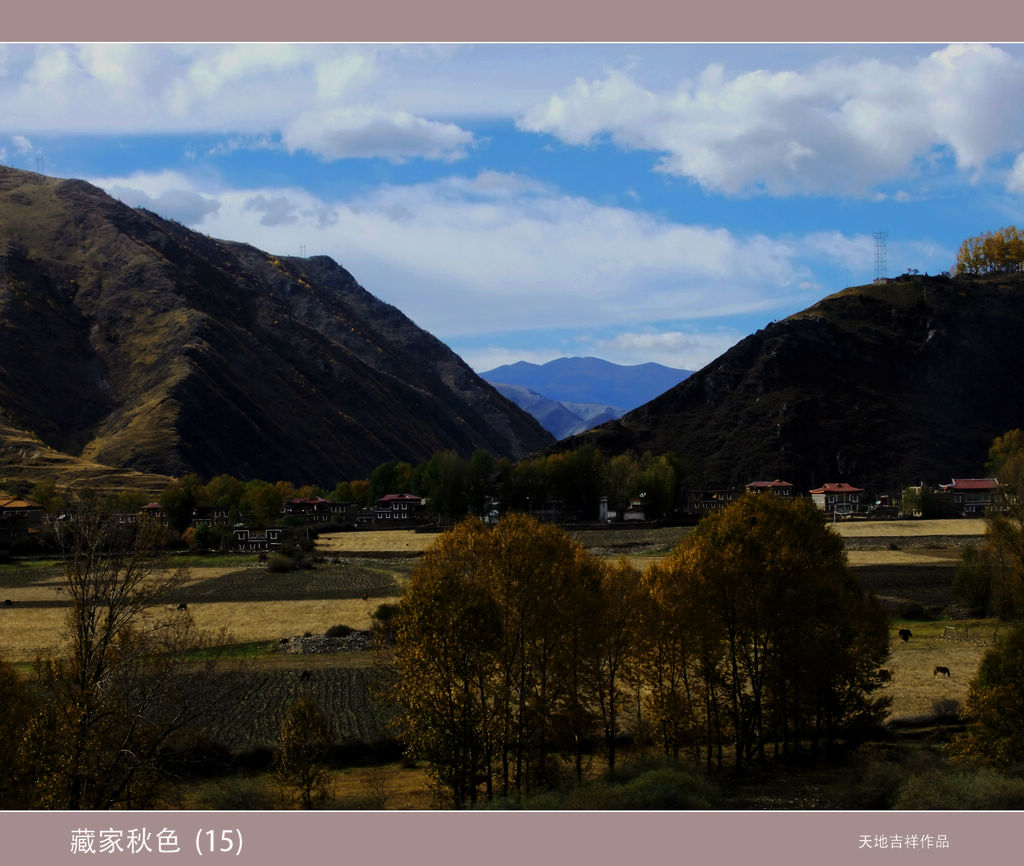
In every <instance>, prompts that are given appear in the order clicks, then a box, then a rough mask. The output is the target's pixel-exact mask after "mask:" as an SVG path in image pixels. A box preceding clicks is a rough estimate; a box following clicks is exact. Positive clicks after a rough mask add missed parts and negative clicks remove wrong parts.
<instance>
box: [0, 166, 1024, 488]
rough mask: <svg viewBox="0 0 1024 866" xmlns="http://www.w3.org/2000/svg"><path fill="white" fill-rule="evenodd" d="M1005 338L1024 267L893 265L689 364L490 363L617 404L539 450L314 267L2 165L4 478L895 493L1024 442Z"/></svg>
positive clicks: (1012, 357) (518, 421) (440, 351)
mask: <svg viewBox="0 0 1024 866" xmlns="http://www.w3.org/2000/svg"><path fill="white" fill-rule="evenodd" d="M1022 333H1024V273H1021V272H1013V273H996V274H989V275H984V276H975V277H969V276H962V277H929V276H921V275H909V274H907V275H904V276H902V277H898V278H896V279H893V280H887V281H882V282H876V283H872V284H869V285H865V286H854V287H850V288H847V289H844V290H842V291H839V292H836V293H835V294H832V295H830V296H828V297H826V298H824V299H822V300H821V301H819V302H818V303H815V304H813V305H812V306H810V307H808V308H807V309H806V310H803V311H801V312H799V313H796V314H795V315H792V316H790V317H788V318H786V319H783V320H781V321H778V322H775V323H772V324H771V325H769V326H768V327H766V328H764V329H762V330H759V331H757V332H756V333H754V334H751V335H750V336H748V337H747V338H745V339H744V340H742V341H740V342H739V343H738V344H737V345H735V346H734V347H733V348H732V349H730V350H729V351H727V352H725V353H724V354H723V355H721V356H720V357H719V358H717V359H716V360H715V361H713V362H711V363H710V364H708V365H706V366H705V367H704V368H702V369H701V370H699V371H698V372H696V373H693V374H689V375H687V371H679V370H675V371H668V372H666V368H662V369H659V368H658V365H641V366H640V367H637V368H621V367H618V366H617V365H611V364H607V362H600V361H597V360H596V359H585V358H584V359H580V358H566V359H560V360H559V361H558V362H553V363H552V364H550V365H531V364H526V363H520V364H513V365H509V366H508V367H505V368H497V369H496V370H491V371H488V372H487V373H486V374H484V376H486V377H487V378H490V379H493V380H494V381H496V382H498V383H499V384H501V385H503V386H509V387H511V386H515V389H520V390H519V391H518V394H519V399H525V397H524V396H523V395H524V393H525V392H526V391H532V392H533V393H534V394H537V395H540V396H541V397H542V398H546V399H548V400H553V401H555V402H556V403H558V404H560V405H561V407H562V408H563V409H565V410H566V411H571V412H573V413H574V414H577V415H580V414H585V413H586V412H591V418H593V417H595V416H596V415H597V414H598V411H604V410H606V409H607V407H617V409H616V411H617V410H618V409H628V410H629V411H627V412H626V413H625V414H624V415H622V416H621V417H620V418H617V419H613V420H608V421H605V422H604V423H602V424H600V425H599V426H597V427H594V428H593V429H590V430H586V431H585V432H582V433H577V434H575V435H571V436H568V437H567V438H565V439H563V440H561V441H556V438H555V436H554V435H552V434H551V433H550V432H548V431H547V430H545V429H544V428H543V427H542V426H541V424H540V423H539V422H538V421H537V420H536V419H535V418H534V417H532V416H531V415H530V414H528V413H527V412H526V411H524V410H522V409H520V408H519V406H517V405H516V404H515V403H513V402H512V401H511V400H510V399H508V398H506V397H504V396H502V394H500V393H499V392H498V390H496V388H495V387H494V386H493V385H492V384H489V383H488V382H487V381H485V380H484V378H482V377H481V376H478V375H476V374H475V373H473V371H472V370H471V369H470V368H469V367H468V366H467V365H466V364H465V363H464V362H463V361H462V360H461V359H460V358H458V357H457V356H456V355H455V354H454V353H453V352H452V351H451V350H450V349H448V348H447V347H446V346H445V345H444V344H443V343H441V342H440V341H439V340H437V339H436V338H434V337H433V336H431V335H430V334H428V333H426V332H424V331H422V330H421V329H419V328H418V327H417V326H416V325H415V324H413V323H412V322H411V321H410V320H409V319H408V318H407V317H406V316H405V315H404V314H402V313H401V312H400V311H399V310H397V309H395V308H394V307H393V306H390V305H388V304H386V303H384V302H383V301H381V300H379V299H378V298H376V297H374V296H373V295H372V294H370V293H369V292H368V291H367V290H366V289H364V288H363V287H362V286H360V285H359V284H358V282H357V281H356V280H355V278H354V277H353V276H352V275H351V274H350V273H349V272H348V271H346V270H345V269H344V268H343V267H341V266H340V265H339V264H337V263H336V262H334V261H333V260H331V259H329V258H327V257H325V256H314V257H312V258H299V257H289V256H275V255H273V254H271V253H267V252H264V251H262V250H258V249H256V248H254V247H252V246H249V245H246V244H242V243H236V242H232V241H226V240H218V239H214V238H210V237H207V236H205V235H203V234H200V233H197V232H194V231H190V230H189V229H187V228H185V227H184V226H182V225H180V224H179V223H176V222H174V221H172V220H165V219H162V218H161V217H159V216H157V215H156V214H153V213H151V212H149V211H146V210H142V209H135V208H130V207H127V206H125V205H124V204H122V203H120V202H118V201H116V200H115V199H113V198H111V197H110V196H108V195H106V194H105V193H103V192H102V191H101V190H99V189H97V188H96V187H94V186H91V185H89V184H88V183H85V182H83V181H77V180H60V179H56V178H47V177H44V176H42V175H39V174H35V173H32V172H25V171H18V170H15V169H11V168H7V167H2V166H0V486H5V487H10V484H11V482H13V481H37V480H42V479H44V478H48V477H49V478H54V479H58V480H59V481H61V482H67V481H71V480H76V479H81V480H86V481H89V482H90V483H93V484H96V485H97V486H99V485H104V486H118V485H129V484H130V485H133V486H144V487H151V488H154V487H158V486H160V485H161V484H164V483H166V480H167V478H168V477H169V476H180V475H182V474H185V473H187V472H196V473H198V474H200V475H202V476H204V477H212V476H214V475H217V474H220V473H230V474H232V475H235V476H236V477H239V478H242V479H249V478H263V479H266V480H289V481H293V482H296V483H316V484H320V485H321V486H333V484H335V483H336V482H337V481H339V480H348V479H356V478H364V477H367V475H368V474H369V473H370V472H371V471H372V469H373V468H375V467H376V466H377V465H379V464H380V463H382V462H384V461H387V460H391V459H400V460H407V461H409V462H419V461H422V460H425V459H427V458H429V457H430V456H431V455H432V454H433V453H435V452H436V451H440V450H449V449H450V450H454V451H456V452H458V453H460V454H463V455H469V454H471V453H472V452H473V451H474V450H476V449H478V448H483V449H486V450H488V451H490V452H491V453H492V454H493V455H495V456H497V457H508V458H510V459H512V460H515V459H518V458H520V457H523V456H526V455H528V454H533V453H540V452H550V451H552V450H555V449H557V450H565V449H569V448H574V447H577V446H578V445H580V444H583V443H590V444H593V445H595V446H596V447H598V448H599V449H601V450H602V451H603V452H605V453H606V454H609V455H613V454H619V453H623V452H627V451H632V452H635V453H638V454H640V453H643V452H646V451H651V452H654V453H663V452H672V453H674V454H675V455H676V456H677V457H678V460H679V465H680V468H681V470H682V480H683V483H684V484H685V485H686V486H687V487H691V488H698V487H704V488H708V489H710V488H719V487H732V486H736V485H741V484H745V483H747V482H750V481H753V480H771V479H775V478H780V479H782V480H784V481H788V482H790V483H792V484H794V485H795V486H796V488H797V489H798V490H806V489H809V488H811V487H816V486H820V485H822V484H824V483H828V482H847V483H850V484H853V485H855V486H858V487H864V488H867V489H870V490H872V491H878V492H884V491H896V490H899V489H901V488H902V487H903V486H906V485H908V484H916V483H918V482H921V481H927V482H932V483H934V482H941V481H948V480H950V479H951V478H953V477H972V476H978V475H980V474H983V473H984V468H985V460H986V457H987V451H988V448H989V446H990V444H991V442H992V440H993V439H994V438H995V437H996V436H999V435H1001V434H1003V433H1005V432H1006V431H1008V430H1011V429H1015V428H1024V348H1022V342H1021V334H1022ZM637 373H639V374H640V375H639V376H636V377H634V374H637ZM627 374H628V375H627ZM662 375H665V376H677V377H685V378H682V381H678V380H677V381H666V380H664V379H661V378H659V377H660V376H662ZM631 377H633V378H631ZM627 379H629V381H628V382H627V381H626V380H627ZM637 379H639V381H640V383H641V384H642V385H643V386H644V387H647V388H648V389H649V390H648V391H646V392H645V391H643V390H642V389H641V385H640V384H638V382H637ZM595 382H596V383H599V384H600V388H596V387H595ZM509 393H512V391H509ZM578 404H588V405H587V406H586V407H584V408H581V407H580V406H579V405H578ZM593 404H596V406H595V405H593Z"/></svg>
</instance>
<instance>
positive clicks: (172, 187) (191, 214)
mask: <svg viewBox="0 0 1024 866" xmlns="http://www.w3.org/2000/svg"><path fill="white" fill-rule="evenodd" d="M92 183H94V184H95V185H96V186H99V187H101V188H102V189H103V190H105V191H106V192H107V193H108V194H110V195H112V196H113V197H114V198H116V199H118V200H120V201H122V202H124V203H125V204H126V205H128V206H130V207H142V208H146V209H147V210H151V211H153V212H154V213H156V214H159V215H160V216H162V217H164V218H166V219H175V220H178V222H181V223H184V224H186V225H195V224H197V223H199V222H201V221H202V220H203V219H205V218H206V217H208V216H210V215H211V214H213V213H216V211H217V210H218V209H219V208H220V202H219V201H218V200H217V199H216V197H214V196H211V195H208V194H205V193H203V192H201V191H199V190H197V189H195V188H194V186H195V181H193V180H191V179H188V178H186V177H185V176H184V175H182V174H180V173H178V172H173V171H162V172H158V173H154V174H149V173H146V172H136V173H135V174H133V175H131V176H129V177H126V178H93V179H92Z"/></svg>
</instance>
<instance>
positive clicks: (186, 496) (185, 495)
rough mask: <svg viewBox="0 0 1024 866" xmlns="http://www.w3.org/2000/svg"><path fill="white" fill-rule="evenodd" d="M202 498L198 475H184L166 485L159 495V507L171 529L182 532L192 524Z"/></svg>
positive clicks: (201, 484) (202, 490)
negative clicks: (193, 515)
mask: <svg viewBox="0 0 1024 866" xmlns="http://www.w3.org/2000/svg"><path fill="white" fill-rule="evenodd" d="M204 496H205V491H204V489H203V479H202V478H200V477H199V476H198V475H195V474H190V475H186V476H185V477H184V478H181V479H179V480H177V481H172V482H171V483H170V484H168V485H167V487H165V488H164V492H163V493H161V494H160V506H161V508H163V510H164V514H165V515H167V522H168V523H169V524H170V525H171V528H172V529H174V530H175V531H176V532H179V533H181V532H184V531H185V530H186V529H187V528H188V526H189V524H190V523H191V522H192V514H193V512H194V511H195V507H196V506H197V505H200V504H202V503H203V499H204Z"/></svg>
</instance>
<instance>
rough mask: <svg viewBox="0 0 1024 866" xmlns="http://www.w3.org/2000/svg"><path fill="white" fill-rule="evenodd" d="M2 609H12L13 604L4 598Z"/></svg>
mask: <svg viewBox="0 0 1024 866" xmlns="http://www.w3.org/2000/svg"><path fill="white" fill-rule="evenodd" d="M4 607H14V602H13V601H11V600H10V599H9V598H5V599H4Z"/></svg>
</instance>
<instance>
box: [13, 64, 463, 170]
mask: <svg viewBox="0 0 1024 866" xmlns="http://www.w3.org/2000/svg"><path fill="white" fill-rule="evenodd" d="M8 54H9V55H10V57H9V58H8V61H7V64H6V73H7V74H6V75H5V77H4V79H3V82H2V85H3V86H0V130H7V131H13V130H18V131H25V132H29V133H31V132H41V133H55V132H63V133H103V134H116V133H130V134H145V133H166V132H182V131H189V132H199V133H213V134H219V135H224V136H226V137H227V138H228V140H229V141H230V142H231V145H230V146H232V147H237V146H239V145H241V144H243V143H246V142H248V143H249V144H251V145H253V146H266V143H267V142H268V140H271V139H272V138H277V137H279V138H281V139H283V141H284V143H285V145H286V146H287V148H288V150H289V151H295V150H307V151H310V152H312V153H315V154H317V155H319V156H321V157H324V158H325V159H340V158H346V157H353V156H354V157H381V158H385V159H392V160H405V159H413V158H420V157H423V158H428V159H445V160H453V159H458V158H461V157H462V156H464V155H465V153H466V151H467V149H468V148H470V147H472V146H473V145H474V144H475V141H474V138H473V135H472V133H470V132H468V131H466V130H464V129H462V128H460V127H459V126H457V125H456V124H454V123H452V122H450V121H447V120H438V119H434V118H431V117H427V116H425V115H423V114H422V113H419V112H417V111H416V109H415V106H413V107H410V106H409V105H406V104H403V99H402V90H401V87H400V85H401V81H400V80H395V77H394V73H393V72H389V73H388V75H387V80H386V82H385V81H382V76H383V75H384V74H385V70H384V69H382V64H381V61H380V58H382V57H384V58H388V59H389V60H391V61H392V65H398V66H399V67H400V68H402V65H401V63H399V62H398V60H396V58H397V59H399V60H400V59H401V58H404V57H407V56H410V52H409V51H408V50H407V49H404V48H403V47H402V46H383V45H326V44H301V45H284V44H239V45H215V44H206V45H135V44H112V45H106V44H102V45H16V46H10V48H9V51H8ZM435 55H436V52H435ZM12 58H13V59H12ZM434 60H435V62H436V60H437V56H435V57H434ZM426 61H427V58H426V57H424V58H422V59H421V60H420V61H418V62H419V63H420V64H421V65H422V64H423V63H426ZM405 62H407V61H405ZM399 79H400V76H399ZM268 136H270V137H271V139H268Z"/></svg>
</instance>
